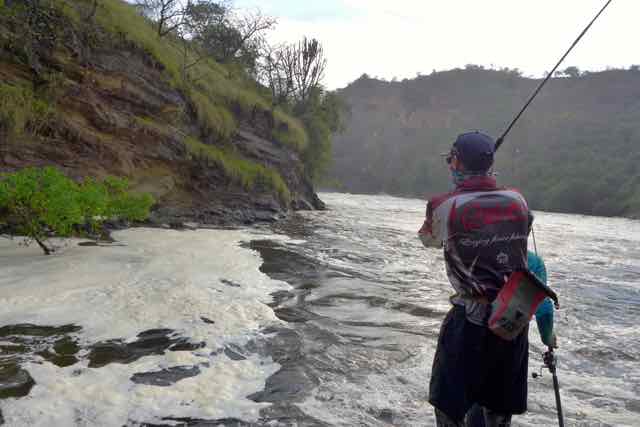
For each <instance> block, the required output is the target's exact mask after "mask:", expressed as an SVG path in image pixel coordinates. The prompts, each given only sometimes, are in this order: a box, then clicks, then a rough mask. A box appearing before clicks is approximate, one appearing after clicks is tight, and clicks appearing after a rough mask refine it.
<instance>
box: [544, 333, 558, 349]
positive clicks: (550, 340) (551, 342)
mask: <svg viewBox="0 0 640 427" xmlns="http://www.w3.org/2000/svg"><path fill="white" fill-rule="evenodd" d="M542 343H543V344H544V345H546V346H547V347H550V348H558V339H557V338H556V334H554V333H553V332H552V333H551V335H550V336H546V337H542Z"/></svg>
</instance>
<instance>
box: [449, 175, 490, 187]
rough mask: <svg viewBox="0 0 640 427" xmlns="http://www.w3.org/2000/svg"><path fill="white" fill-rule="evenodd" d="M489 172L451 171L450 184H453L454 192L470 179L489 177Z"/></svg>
mask: <svg viewBox="0 0 640 427" xmlns="http://www.w3.org/2000/svg"><path fill="white" fill-rule="evenodd" d="M489 175H491V173H490V172H462V171H457V170H452V171H451V183H452V184H453V189H454V190H455V189H456V188H457V187H459V186H460V185H461V184H462V183H463V182H465V181H466V180H468V179H470V178H474V177H478V176H489Z"/></svg>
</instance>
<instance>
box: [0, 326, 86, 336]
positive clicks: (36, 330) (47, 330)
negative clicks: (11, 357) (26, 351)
mask: <svg viewBox="0 0 640 427" xmlns="http://www.w3.org/2000/svg"><path fill="white" fill-rule="evenodd" d="M80 330H82V328H81V327H80V326H77V325H63V326H39V325H33V324H30V323H23V324H19V325H7V326H3V327H1V328H0V337H3V338H4V337H9V336H12V335H13V336H20V335H23V336H30V337H51V336H56V335H67V334H72V333H74V332H79V331H80Z"/></svg>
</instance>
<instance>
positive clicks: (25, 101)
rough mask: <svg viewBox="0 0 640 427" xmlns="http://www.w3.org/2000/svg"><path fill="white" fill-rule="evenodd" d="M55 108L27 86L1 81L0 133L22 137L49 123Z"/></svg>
mask: <svg viewBox="0 0 640 427" xmlns="http://www.w3.org/2000/svg"><path fill="white" fill-rule="evenodd" d="M52 115H53V109H52V107H51V106H50V105H49V103H48V102H46V101H45V100H42V99H39V98H38V97H36V96H35V94H34V93H33V91H32V90H31V89H30V88H27V87H21V86H13V85H9V84H5V83H0V135H5V136H8V137H11V138H17V139H20V138H21V137H22V136H23V135H24V134H25V133H27V132H29V133H34V134H35V133H38V131H39V130H41V129H42V128H43V127H44V126H46V125H47V123H48V122H49V120H50V119H51V117H52Z"/></svg>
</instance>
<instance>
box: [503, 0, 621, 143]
mask: <svg viewBox="0 0 640 427" xmlns="http://www.w3.org/2000/svg"><path fill="white" fill-rule="evenodd" d="M612 1H613V0H608V1H607V3H606V4H605V5H604V6H603V7H602V9H600V12H598V14H597V15H596V16H595V18H593V19H592V20H591V22H589V25H587V26H586V27H585V29H584V30H582V32H581V33H580V35H579V36H578V38H577V39H576V40H575V41H574V42H573V44H572V45H571V46H570V47H569V49H568V50H567V51H566V52H565V54H564V55H562V58H560V60H559V61H558V63H557V64H556V66H555V67H553V70H551V71H550V72H549V74H547V77H546V78H545V79H544V80H543V81H542V83H540V84H539V85H538V87H537V88H536V90H535V91H533V94H532V95H531V97H530V98H529V100H528V101H527V102H526V103H525V104H524V107H522V109H521V110H520V112H519V113H518V114H517V115H516V116H515V118H514V119H513V120H512V121H511V123H510V124H509V126H507V129H506V130H505V131H504V132H503V133H502V135H501V136H500V138H498V139H497V140H496V144H495V146H494V149H493V151H494V152H496V151H498V149H499V148H500V146H501V145H502V143H503V142H504V139H505V138H506V137H507V134H508V133H509V132H510V131H511V128H513V126H514V125H515V124H516V122H517V121H518V119H520V116H522V114H523V113H524V112H525V110H526V109H527V108H528V107H529V104H531V103H532V102H533V100H534V98H535V97H536V96H537V95H538V93H539V92H540V90H542V88H543V87H544V85H545V84H547V82H548V81H549V79H551V76H552V75H553V73H555V72H556V70H557V69H558V67H559V66H560V64H562V61H564V59H565V58H566V57H567V56H568V55H569V53H570V52H571V51H572V50H573V48H574V47H576V45H577V44H578V42H580V40H581V39H582V37H583V36H584V35H585V34H586V33H587V31H589V28H591V26H592V25H593V23H594V22H596V20H597V19H598V18H599V17H600V15H602V13H603V12H604V11H605V9H606V8H607V7H608V6H609V4H610V3H611V2H612Z"/></svg>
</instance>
